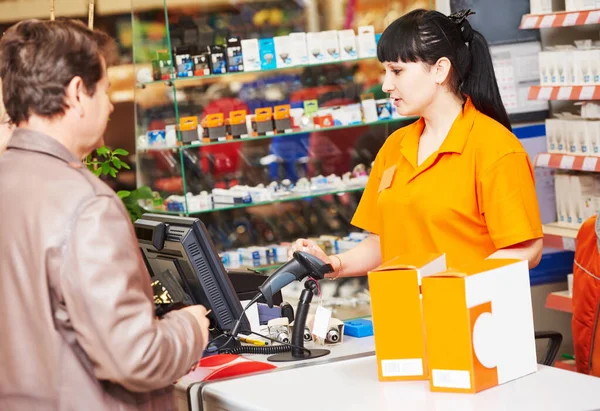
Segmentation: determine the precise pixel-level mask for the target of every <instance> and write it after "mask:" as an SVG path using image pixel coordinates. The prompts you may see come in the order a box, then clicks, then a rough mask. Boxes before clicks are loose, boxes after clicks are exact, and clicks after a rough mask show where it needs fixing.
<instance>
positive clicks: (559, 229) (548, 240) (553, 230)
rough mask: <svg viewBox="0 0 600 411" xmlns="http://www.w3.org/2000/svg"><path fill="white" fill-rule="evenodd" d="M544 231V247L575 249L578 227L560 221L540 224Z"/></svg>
mask: <svg viewBox="0 0 600 411" xmlns="http://www.w3.org/2000/svg"><path fill="white" fill-rule="evenodd" d="M542 230H543V232H544V247H550V248H555V249H558V250H568V251H575V245H576V238H577V233H578V232H579V228H578V227H573V226H567V225H565V224H561V223H550V224H544V225H543V226H542Z"/></svg>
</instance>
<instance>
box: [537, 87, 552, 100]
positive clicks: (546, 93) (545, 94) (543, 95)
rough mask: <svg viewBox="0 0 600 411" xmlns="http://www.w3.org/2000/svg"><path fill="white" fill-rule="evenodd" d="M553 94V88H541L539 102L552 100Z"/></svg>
mask: <svg viewBox="0 0 600 411" xmlns="http://www.w3.org/2000/svg"><path fill="white" fill-rule="evenodd" d="M551 94H552V87H541V88H540V92H539V93H538V98H537V99H538V100H546V101H547V100H550V95H551Z"/></svg>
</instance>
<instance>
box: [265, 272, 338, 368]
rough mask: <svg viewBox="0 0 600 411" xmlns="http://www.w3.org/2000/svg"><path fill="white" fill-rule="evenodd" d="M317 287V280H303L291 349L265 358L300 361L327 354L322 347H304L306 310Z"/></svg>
mask: <svg viewBox="0 0 600 411" xmlns="http://www.w3.org/2000/svg"><path fill="white" fill-rule="evenodd" d="M317 289H318V284H317V280H315V279H314V278H312V277H309V278H307V279H306V281H305V282H304V290H302V293H301V294H300V301H298V307H297V308H296V319H295V321H294V324H295V325H294V330H293V332H292V345H293V347H292V351H291V352H290V351H288V352H285V353H281V354H276V355H272V356H270V357H269V358H267V360H269V361H272V362H290V361H302V360H309V359H312V358H319V357H323V356H325V355H327V354H329V353H330V352H331V351H329V350H322V349H312V350H306V349H304V348H303V347H304V327H305V326H306V319H307V317H308V310H309V309H310V303H311V301H312V298H313V295H314V293H315V292H316V290H317Z"/></svg>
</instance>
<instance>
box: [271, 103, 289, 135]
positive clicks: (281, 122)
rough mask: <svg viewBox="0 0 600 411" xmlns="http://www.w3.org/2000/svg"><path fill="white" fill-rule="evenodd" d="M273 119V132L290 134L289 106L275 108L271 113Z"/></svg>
mask: <svg viewBox="0 0 600 411" xmlns="http://www.w3.org/2000/svg"><path fill="white" fill-rule="evenodd" d="M273 118H274V119H275V130H276V131H277V132H278V133H291V132H292V120H291V119H290V105H289V104H283V105H280V106H275V109H274V111H273Z"/></svg>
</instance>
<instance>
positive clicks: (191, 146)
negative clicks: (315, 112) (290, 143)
mask: <svg viewBox="0 0 600 411" xmlns="http://www.w3.org/2000/svg"><path fill="white" fill-rule="evenodd" d="M415 119H416V117H400V118H391V119H388V120H379V121H374V122H372V123H360V124H351V125H347V126H334V127H326V128H315V129H312V130H300V131H293V132H291V133H282V134H274V135H272V136H258V137H249V138H245V139H236V140H227V141H217V142H214V143H208V144H203V143H199V144H189V145H184V146H175V147H167V146H164V147H162V146H155V147H146V148H138V152H145V151H156V150H159V151H160V150H177V149H188V148H198V147H212V146H218V145H221V144H231V143H240V142H247V141H256V140H267V139H270V138H280V137H292V136H297V135H301V134H307V133H315V132H320V131H333V130H346V129H351V128H356V127H367V126H376V125H382V124H390V123H397V122H398V121H405V120H415Z"/></svg>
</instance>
